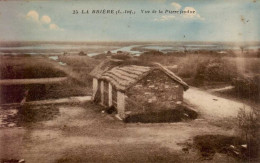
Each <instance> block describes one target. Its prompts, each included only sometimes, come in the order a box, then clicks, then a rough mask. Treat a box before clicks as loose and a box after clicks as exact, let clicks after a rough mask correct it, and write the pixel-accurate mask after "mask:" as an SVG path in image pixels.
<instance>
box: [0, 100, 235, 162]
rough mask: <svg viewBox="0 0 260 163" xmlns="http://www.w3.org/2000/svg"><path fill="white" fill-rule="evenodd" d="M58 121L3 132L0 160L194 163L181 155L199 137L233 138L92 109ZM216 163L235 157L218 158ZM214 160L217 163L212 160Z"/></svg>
mask: <svg viewBox="0 0 260 163" xmlns="http://www.w3.org/2000/svg"><path fill="white" fill-rule="evenodd" d="M58 108H59V111H60V116H58V117H57V118H55V119H53V120H49V121H44V122H38V123H34V124H32V125H31V126H27V127H20V128H17V127H13V128H2V129H0V130H1V132H0V146H1V149H0V158H5V159H25V160H26V162H28V163H35V162H40V163H50V162H191V161H194V160H195V161H196V160H197V161H198V160H200V156H199V155H197V154H196V152H195V151H193V150H191V151H190V152H189V153H187V152H183V150H182V148H183V147H186V146H187V144H189V143H192V138H193V137H194V136H196V135H201V134H224V135H232V134H233V131H231V130H225V129H223V128H220V127H217V126H215V125H210V124H209V123H208V121H207V120H205V119H197V120H194V121H190V122H180V123H164V124H140V123H137V124H125V123H123V122H121V121H118V120H117V119H116V118H114V117H113V116H111V115H107V114H102V113H101V112H100V111H97V110H93V106H92V105H90V104H88V105H86V106H68V105H60V106H58ZM214 159H217V161H221V162H228V161H229V162H232V161H234V160H233V159H232V158H229V157H227V156H225V155H220V154H218V155H216V158H214ZM213 161H214V160H213Z"/></svg>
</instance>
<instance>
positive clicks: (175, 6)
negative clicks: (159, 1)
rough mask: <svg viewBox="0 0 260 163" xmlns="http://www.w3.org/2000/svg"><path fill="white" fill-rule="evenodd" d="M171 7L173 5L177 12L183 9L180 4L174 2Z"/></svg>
mask: <svg viewBox="0 0 260 163" xmlns="http://www.w3.org/2000/svg"><path fill="white" fill-rule="evenodd" d="M171 5H172V6H173V7H174V8H175V9H176V10H180V9H181V5H180V4H179V3H176V2H172V3H171Z"/></svg>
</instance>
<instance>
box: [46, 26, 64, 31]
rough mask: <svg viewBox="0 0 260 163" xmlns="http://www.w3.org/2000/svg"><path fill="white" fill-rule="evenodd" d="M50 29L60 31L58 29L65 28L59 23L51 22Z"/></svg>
mask: <svg viewBox="0 0 260 163" xmlns="http://www.w3.org/2000/svg"><path fill="white" fill-rule="evenodd" d="M49 29H50V30H55V31H58V30H60V31H63V29H62V28H60V27H59V26H58V25H57V24H50V25H49Z"/></svg>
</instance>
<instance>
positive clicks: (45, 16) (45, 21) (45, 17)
mask: <svg viewBox="0 0 260 163" xmlns="http://www.w3.org/2000/svg"><path fill="white" fill-rule="evenodd" d="M41 22H42V23H44V24H50V23H51V18H50V17H49V16H48V15H43V16H42V18H41Z"/></svg>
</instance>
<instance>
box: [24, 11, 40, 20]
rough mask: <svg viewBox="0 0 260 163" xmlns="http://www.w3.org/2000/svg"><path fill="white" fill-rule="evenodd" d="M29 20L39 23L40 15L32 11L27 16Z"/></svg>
mask: <svg viewBox="0 0 260 163" xmlns="http://www.w3.org/2000/svg"><path fill="white" fill-rule="evenodd" d="M26 17H27V18H29V19H31V20H34V21H36V22H38V21H39V14H38V12H36V11H35V10H31V11H29V12H28V13H27V15H26Z"/></svg>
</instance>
